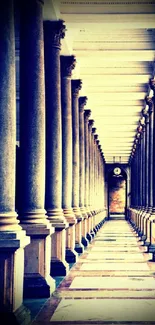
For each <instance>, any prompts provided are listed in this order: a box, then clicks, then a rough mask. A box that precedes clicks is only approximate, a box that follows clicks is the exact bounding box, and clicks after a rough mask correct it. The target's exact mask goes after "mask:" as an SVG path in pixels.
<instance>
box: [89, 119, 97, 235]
mask: <svg viewBox="0 0 155 325" xmlns="http://www.w3.org/2000/svg"><path fill="white" fill-rule="evenodd" d="M93 125H94V120H92V119H90V120H89V124H88V130H89V188H90V191H89V209H90V211H91V214H92V217H91V225H90V227H91V236H93V237H94V235H95V233H94V230H93V219H94V210H93V165H94V154H93V152H94V149H93V145H94V139H93V134H92V127H93Z"/></svg>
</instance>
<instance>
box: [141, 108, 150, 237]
mask: <svg viewBox="0 0 155 325" xmlns="http://www.w3.org/2000/svg"><path fill="white" fill-rule="evenodd" d="M142 113H143V116H144V118H145V212H144V214H143V215H142V219H141V234H142V240H146V227H145V226H146V222H145V220H146V216H147V215H148V211H149V159H150V157H149V110H148V107H146V108H145V109H143V111H142Z"/></svg>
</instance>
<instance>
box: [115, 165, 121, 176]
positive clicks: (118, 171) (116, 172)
mask: <svg viewBox="0 0 155 325" xmlns="http://www.w3.org/2000/svg"><path fill="white" fill-rule="evenodd" d="M114 174H115V175H120V174H121V169H120V168H119V167H115V168H114Z"/></svg>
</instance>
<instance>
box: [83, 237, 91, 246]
mask: <svg viewBox="0 0 155 325" xmlns="http://www.w3.org/2000/svg"><path fill="white" fill-rule="evenodd" d="M81 242H82V245H83V246H84V247H87V246H88V245H89V240H88V239H87V238H85V237H82V240H81Z"/></svg>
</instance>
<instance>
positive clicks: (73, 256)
mask: <svg viewBox="0 0 155 325" xmlns="http://www.w3.org/2000/svg"><path fill="white" fill-rule="evenodd" d="M77 258H78V253H77V252H75V251H74V250H71V249H69V248H66V261H67V263H76V262H77Z"/></svg>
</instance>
